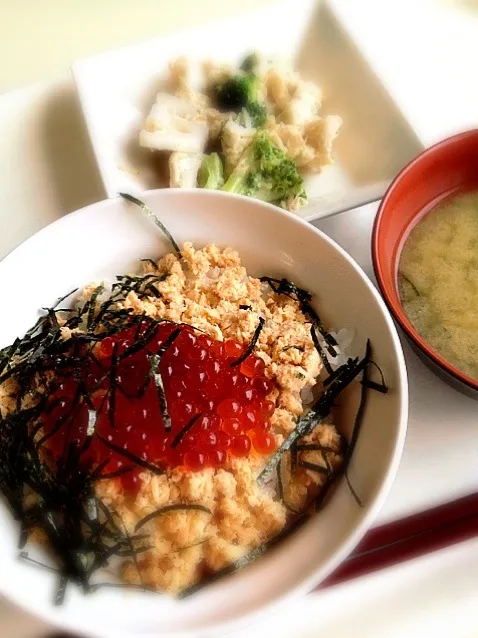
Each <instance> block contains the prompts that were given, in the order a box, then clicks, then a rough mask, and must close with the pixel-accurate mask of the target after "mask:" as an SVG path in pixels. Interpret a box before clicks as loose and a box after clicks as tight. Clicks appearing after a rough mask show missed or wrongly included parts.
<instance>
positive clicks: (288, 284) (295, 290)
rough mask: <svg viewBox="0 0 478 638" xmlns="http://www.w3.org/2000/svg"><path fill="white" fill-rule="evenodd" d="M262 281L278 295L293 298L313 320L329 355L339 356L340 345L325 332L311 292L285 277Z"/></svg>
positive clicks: (269, 278) (263, 278)
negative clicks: (312, 301)
mask: <svg viewBox="0 0 478 638" xmlns="http://www.w3.org/2000/svg"><path fill="white" fill-rule="evenodd" d="M260 280H261V281H262V282H266V283H268V284H269V286H270V287H271V288H272V290H273V291H274V292H275V293H276V294H278V295H287V296H288V297H291V298H292V299H295V300H296V301H298V302H299V305H300V308H301V310H302V312H303V313H304V314H306V315H308V316H309V317H310V318H311V319H312V321H313V323H314V325H315V326H316V328H317V330H318V331H319V333H320V334H321V336H322V338H323V339H324V341H325V343H326V344H327V349H328V352H329V354H330V355H331V356H333V357H335V356H337V353H336V351H335V349H334V347H335V346H336V345H338V344H337V341H336V340H335V338H334V337H333V336H332V335H331V334H330V333H329V332H327V331H326V330H325V328H324V326H323V324H322V321H321V319H320V317H319V315H318V313H317V311H316V310H315V309H314V308H313V307H312V306H311V305H310V301H311V299H312V295H311V294H310V292H308V291H307V290H304V289H303V288H299V287H298V286H296V285H295V284H294V282H293V281H289V280H288V279H286V278H285V277H283V278H282V279H274V278H273V277H261V278H260Z"/></svg>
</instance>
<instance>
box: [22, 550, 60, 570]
mask: <svg viewBox="0 0 478 638" xmlns="http://www.w3.org/2000/svg"><path fill="white" fill-rule="evenodd" d="M18 558H19V559H20V560H24V561H25V562H27V563H30V565H35V566H36V567H41V568H42V569H44V570H45V571H47V572H51V573H52V574H58V573H59V572H58V569H55V567H51V565H47V564H46V563H41V562H40V561H39V560H35V559H34V558H30V556H29V555H28V552H20V553H19V554H18Z"/></svg>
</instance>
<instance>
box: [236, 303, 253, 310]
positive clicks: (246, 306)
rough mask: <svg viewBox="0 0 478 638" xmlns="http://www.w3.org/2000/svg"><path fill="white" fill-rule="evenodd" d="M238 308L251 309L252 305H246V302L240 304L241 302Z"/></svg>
mask: <svg viewBox="0 0 478 638" xmlns="http://www.w3.org/2000/svg"><path fill="white" fill-rule="evenodd" d="M239 308H240V309H241V310H252V306H248V305H246V304H242V303H241V304H239Z"/></svg>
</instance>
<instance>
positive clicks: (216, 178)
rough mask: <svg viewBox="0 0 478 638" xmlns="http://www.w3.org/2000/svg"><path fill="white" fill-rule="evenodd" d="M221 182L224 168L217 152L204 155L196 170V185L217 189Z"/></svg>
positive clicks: (222, 182) (222, 181)
mask: <svg viewBox="0 0 478 638" xmlns="http://www.w3.org/2000/svg"><path fill="white" fill-rule="evenodd" d="M223 184H224V169H223V166H222V162H221V158H220V157H219V155H218V154H217V153H211V154H210V155H205V156H204V159H203V161H202V164H201V167H200V168H199V172H198V186H199V187H200V188H213V189H215V190H217V189H219V188H221V186H222V185H223Z"/></svg>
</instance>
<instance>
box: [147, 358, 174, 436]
mask: <svg viewBox="0 0 478 638" xmlns="http://www.w3.org/2000/svg"><path fill="white" fill-rule="evenodd" d="M149 361H150V364H151V376H152V378H153V381H154V385H155V388H156V393H157V395H158V401H159V408H160V410H161V416H162V418H163V423H164V429H165V430H166V431H167V432H168V431H169V430H171V427H172V423H171V416H170V415H169V410H168V401H167V399H166V393H165V392H164V384H163V377H162V376H161V372H160V370H159V363H160V361H161V358H160V357H159V356H158V355H157V354H154V355H151V356H150V357H149Z"/></svg>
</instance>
